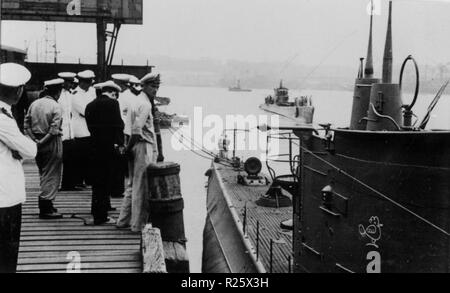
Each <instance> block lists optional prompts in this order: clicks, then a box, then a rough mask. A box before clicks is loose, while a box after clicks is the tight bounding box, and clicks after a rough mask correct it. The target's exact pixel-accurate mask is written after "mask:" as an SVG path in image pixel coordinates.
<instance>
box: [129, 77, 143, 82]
mask: <svg viewBox="0 0 450 293" xmlns="http://www.w3.org/2000/svg"><path fill="white" fill-rule="evenodd" d="M129 82H130V83H133V84H141V81H140V80H139V78H137V77H136V76H134V75H130V80H129Z"/></svg>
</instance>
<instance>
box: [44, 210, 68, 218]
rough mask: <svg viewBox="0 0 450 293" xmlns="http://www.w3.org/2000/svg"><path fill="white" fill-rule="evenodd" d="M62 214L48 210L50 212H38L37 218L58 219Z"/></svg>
mask: <svg viewBox="0 0 450 293" xmlns="http://www.w3.org/2000/svg"><path fill="white" fill-rule="evenodd" d="M63 217H64V216H63V215H61V214H59V213H55V212H53V211H52V212H50V213H42V212H41V213H40V214H39V218H40V219H42V220H58V219H62V218H63Z"/></svg>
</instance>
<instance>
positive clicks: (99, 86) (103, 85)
mask: <svg viewBox="0 0 450 293" xmlns="http://www.w3.org/2000/svg"><path fill="white" fill-rule="evenodd" d="M94 88H95V89H99V90H103V89H105V88H113V89H115V90H117V91H118V92H120V91H122V88H121V87H120V86H118V85H117V84H116V83H115V82H114V81H112V80H108V81H105V82H102V83H97V84H94Z"/></svg>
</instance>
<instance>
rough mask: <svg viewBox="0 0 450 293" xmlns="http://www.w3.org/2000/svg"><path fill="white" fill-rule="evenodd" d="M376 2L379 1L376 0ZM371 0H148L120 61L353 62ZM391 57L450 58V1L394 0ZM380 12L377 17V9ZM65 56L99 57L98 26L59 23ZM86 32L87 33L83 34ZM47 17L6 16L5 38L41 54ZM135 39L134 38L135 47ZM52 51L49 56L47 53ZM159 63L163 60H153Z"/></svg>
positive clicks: (382, 19) (363, 42) (381, 20)
mask: <svg viewBox="0 0 450 293" xmlns="http://www.w3.org/2000/svg"><path fill="white" fill-rule="evenodd" d="M375 2H377V0H375ZM379 2H380V3H381V7H380V9H379V10H378V9H377V11H376V15H375V16H374V58H375V69H376V70H378V71H379V70H380V67H381V63H380V62H381V57H382V53H383V48H384V38H385V35H386V23H387V13H386V12H387V7H388V1H385V0H380V1H379ZM368 3H369V1H368V0H367V1H366V0H340V1H336V0H314V1H311V0H277V1H275V0H239V1H238V0H190V1H185V0H151V1H150V0H145V1H144V24H143V25H142V26H139V25H125V26H122V29H121V31H120V34H119V40H118V43H117V49H116V54H115V63H118V62H120V60H121V59H124V62H127V58H128V59H129V58H130V56H131V57H133V58H138V59H139V60H140V59H142V61H141V62H145V61H146V59H149V58H150V57H152V56H167V57H171V58H180V59H186V60H201V59H212V60H218V61H221V62H226V61H227V60H241V61H248V62H278V63H283V64H285V66H286V67H289V66H290V65H291V64H301V65H305V66H317V65H322V64H323V65H327V66H345V67H352V68H353V67H355V66H357V64H358V58H359V57H361V56H365V54H366V51H367V40H368V29H369V15H368V13H367V5H368ZM393 6H394V7H393V12H394V14H393V37H394V61H395V62H396V63H399V62H401V61H402V60H403V59H404V58H405V57H406V56H407V55H409V54H413V55H414V56H415V57H416V59H417V60H418V61H419V63H421V64H430V65H439V64H443V65H445V64H448V63H450V54H449V53H448V52H449V48H450V25H449V26H443V25H442V24H446V23H448V15H450V3H449V1H432V0H428V1H419V0H396V1H394V5H393ZM378 12H379V15H378ZM56 35H57V38H56V40H57V46H58V50H59V51H60V52H61V53H60V55H59V60H60V62H77V60H78V58H81V59H82V61H83V62H93V61H94V62H95V60H96V41H95V40H96V30H95V24H82V23H57V24H56ZM81 36H82V37H83V38H81ZM44 38H45V23H43V22H33V23H30V22H17V21H16V22H12V21H3V22H2V44H6V45H12V46H16V47H22V48H24V47H25V42H27V47H28V49H29V60H30V61H34V60H35V59H36V52H37V50H36V45H37V44H38V45H39V43H40V47H41V48H39V51H40V53H41V54H40V55H41V59H42V57H43V51H44V49H43V43H44V41H43V40H44ZM130 44H133V45H132V46H130ZM49 55H51V54H49ZM155 65H158V64H155Z"/></svg>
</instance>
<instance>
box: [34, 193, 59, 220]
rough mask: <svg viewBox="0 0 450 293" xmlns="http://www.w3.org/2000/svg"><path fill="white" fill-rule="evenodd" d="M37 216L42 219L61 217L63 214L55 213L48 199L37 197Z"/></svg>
mask: <svg viewBox="0 0 450 293" xmlns="http://www.w3.org/2000/svg"><path fill="white" fill-rule="evenodd" d="M39 211H40V212H39V218H40V219H42V220H57V219H62V218H63V215H61V214H59V213H57V212H56V211H55V208H54V207H53V203H52V201H50V200H45V199H41V198H39Z"/></svg>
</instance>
